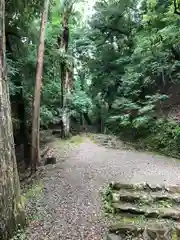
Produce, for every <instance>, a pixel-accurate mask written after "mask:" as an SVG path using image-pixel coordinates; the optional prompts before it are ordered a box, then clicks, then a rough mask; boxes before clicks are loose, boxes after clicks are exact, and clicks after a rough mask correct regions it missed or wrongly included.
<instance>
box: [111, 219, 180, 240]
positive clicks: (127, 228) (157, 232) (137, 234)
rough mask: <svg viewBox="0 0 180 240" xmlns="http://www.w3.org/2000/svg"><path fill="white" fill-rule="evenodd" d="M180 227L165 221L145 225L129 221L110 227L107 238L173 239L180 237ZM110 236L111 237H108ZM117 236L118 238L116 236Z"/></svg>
mask: <svg viewBox="0 0 180 240" xmlns="http://www.w3.org/2000/svg"><path fill="white" fill-rule="evenodd" d="M179 233H180V231H179V228H178V227H172V226H170V225H168V224H165V223H163V224H162V223H157V222H155V223H148V224H146V225H145V226H143V227H140V226H138V225H135V224H127V223H121V222H119V223H116V224H114V225H112V226H111V227H110V228H109V233H108V235H107V239H109V240H116V239H118V240H120V239H127V238H126V237H128V239H136V240H138V239H139V240H140V239H141V240H142V239H144V240H147V239H152V240H154V239H157V240H160V239H163V240H173V239H179V236H180V235H179ZM108 236H109V238H108ZM115 237H116V238H115Z"/></svg>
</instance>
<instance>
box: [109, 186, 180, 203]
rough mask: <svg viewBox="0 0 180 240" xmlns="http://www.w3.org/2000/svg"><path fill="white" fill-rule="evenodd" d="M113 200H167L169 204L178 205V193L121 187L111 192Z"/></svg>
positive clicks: (151, 201) (146, 201) (145, 201)
mask: <svg viewBox="0 0 180 240" xmlns="http://www.w3.org/2000/svg"><path fill="white" fill-rule="evenodd" d="M112 200H113V202H118V201H123V202H131V203H134V202H143V203H154V202H157V203H158V201H168V202H169V203H171V204H179V205H180V195H179V194H176V193H168V192H160V191H158V192H152V193H150V192H145V191H134V192H133V191H128V190H124V189H121V190H119V191H117V190H116V191H114V192H112Z"/></svg>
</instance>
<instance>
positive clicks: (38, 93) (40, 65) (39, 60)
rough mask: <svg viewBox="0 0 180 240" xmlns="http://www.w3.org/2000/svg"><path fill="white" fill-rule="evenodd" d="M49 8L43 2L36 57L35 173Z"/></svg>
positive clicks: (46, 0)
mask: <svg viewBox="0 0 180 240" xmlns="http://www.w3.org/2000/svg"><path fill="white" fill-rule="evenodd" d="M48 8H49V0H44V9H43V13H42V19H41V33H40V44H39V49H38V56H37V68H36V86H35V90H34V104H33V119H32V142H31V144H32V145H31V170H32V172H35V171H36V169H37V165H38V163H39V161H40V149H39V145H40V140H39V129H40V98H41V85H42V71H43V58H44V38H45V29H46V22H47V15H48Z"/></svg>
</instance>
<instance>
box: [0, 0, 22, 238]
mask: <svg viewBox="0 0 180 240" xmlns="http://www.w3.org/2000/svg"><path fill="white" fill-rule="evenodd" d="M4 18H5V1H4V0H1V1H0V156H1V157H0V239H3V240H7V239H9V238H10V237H11V236H12V234H13V231H14V230H15V229H16V227H17V226H18V224H24V223H25V215H24V206H23V202H22V198H21V194H20V184H19V177H18V172H17V165H16V157H15V150H14V140H13V129H12V120H11V109H10V99H9V89H8V82H7V74H6V64H5V21H4Z"/></svg>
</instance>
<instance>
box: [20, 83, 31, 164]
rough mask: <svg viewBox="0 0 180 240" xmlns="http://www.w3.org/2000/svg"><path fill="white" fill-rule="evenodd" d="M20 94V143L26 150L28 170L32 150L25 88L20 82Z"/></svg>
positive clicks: (25, 161)
mask: <svg viewBox="0 0 180 240" xmlns="http://www.w3.org/2000/svg"><path fill="white" fill-rule="evenodd" d="M20 87H21V88H20V93H19V94H18V96H17V99H18V118H19V120H20V130H19V135H20V141H21V142H20V143H21V144H23V150H24V163H25V167H26V168H28V167H29V164H30V148H29V134H28V129H27V123H26V110H25V99H24V94H23V86H22V83H21V82H20Z"/></svg>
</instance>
